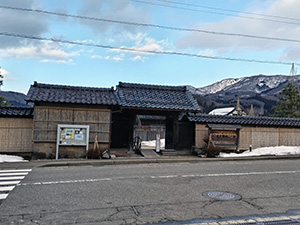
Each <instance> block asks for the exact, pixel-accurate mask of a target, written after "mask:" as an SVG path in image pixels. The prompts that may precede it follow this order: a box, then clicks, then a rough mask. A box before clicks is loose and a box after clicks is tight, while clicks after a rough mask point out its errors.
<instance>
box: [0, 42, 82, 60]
mask: <svg viewBox="0 0 300 225" xmlns="http://www.w3.org/2000/svg"><path fill="white" fill-rule="evenodd" d="M0 54H1V55H2V56H5V57H10V58H21V57H22V58H38V59H41V62H55V61H56V63H67V64H72V63H73V61H72V60H71V59H70V58H71V57H76V56H80V51H73V52H66V51H63V50H62V49H61V47H60V46H59V45H57V44H54V43H51V42H40V43H38V44H36V45H32V44H30V45H24V46H21V47H12V48H6V49H0Z"/></svg>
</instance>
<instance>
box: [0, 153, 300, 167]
mask: <svg viewBox="0 0 300 225" xmlns="http://www.w3.org/2000/svg"><path fill="white" fill-rule="evenodd" d="M281 159H291V160H292V159H300V155H299V156H298V155H296V156H260V157H243V158H242V157H237V158H200V157H197V156H161V157H159V158H144V157H117V158H114V159H98V160H95V159H94V160H91V159H59V160H31V161H28V162H5V163H0V169H7V168H13V169H23V168H26V169H27V168H35V167H59V166H101V165H103V166H104V165H122V164H149V163H184V162H190V163H207V162H215V161H253V160H281Z"/></svg>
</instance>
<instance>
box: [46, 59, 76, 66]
mask: <svg viewBox="0 0 300 225" xmlns="http://www.w3.org/2000/svg"><path fill="white" fill-rule="evenodd" d="M40 62H41V63H57V64H68V65H74V64H75V63H74V61H73V59H67V60H64V59H60V60H53V59H42V60H40Z"/></svg>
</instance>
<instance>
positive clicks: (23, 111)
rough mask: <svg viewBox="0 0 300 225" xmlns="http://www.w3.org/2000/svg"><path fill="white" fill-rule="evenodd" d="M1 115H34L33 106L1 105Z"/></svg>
mask: <svg viewBox="0 0 300 225" xmlns="http://www.w3.org/2000/svg"><path fill="white" fill-rule="evenodd" d="M0 116H1V117H29V118H31V117H33V107H16V106H1V107H0Z"/></svg>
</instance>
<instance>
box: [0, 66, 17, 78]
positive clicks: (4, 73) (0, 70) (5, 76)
mask: <svg viewBox="0 0 300 225" xmlns="http://www.w3.org/2000/svg"><path fill="white" fill-rule="evenodd" d="M0 74H1V75H3V76H4V78H3V80H4V81H14V80H17V78H16V77H13V76H11V74H10V72H8V71H7V70H5V69H3V68H1V69H0Z"/></svg>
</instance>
